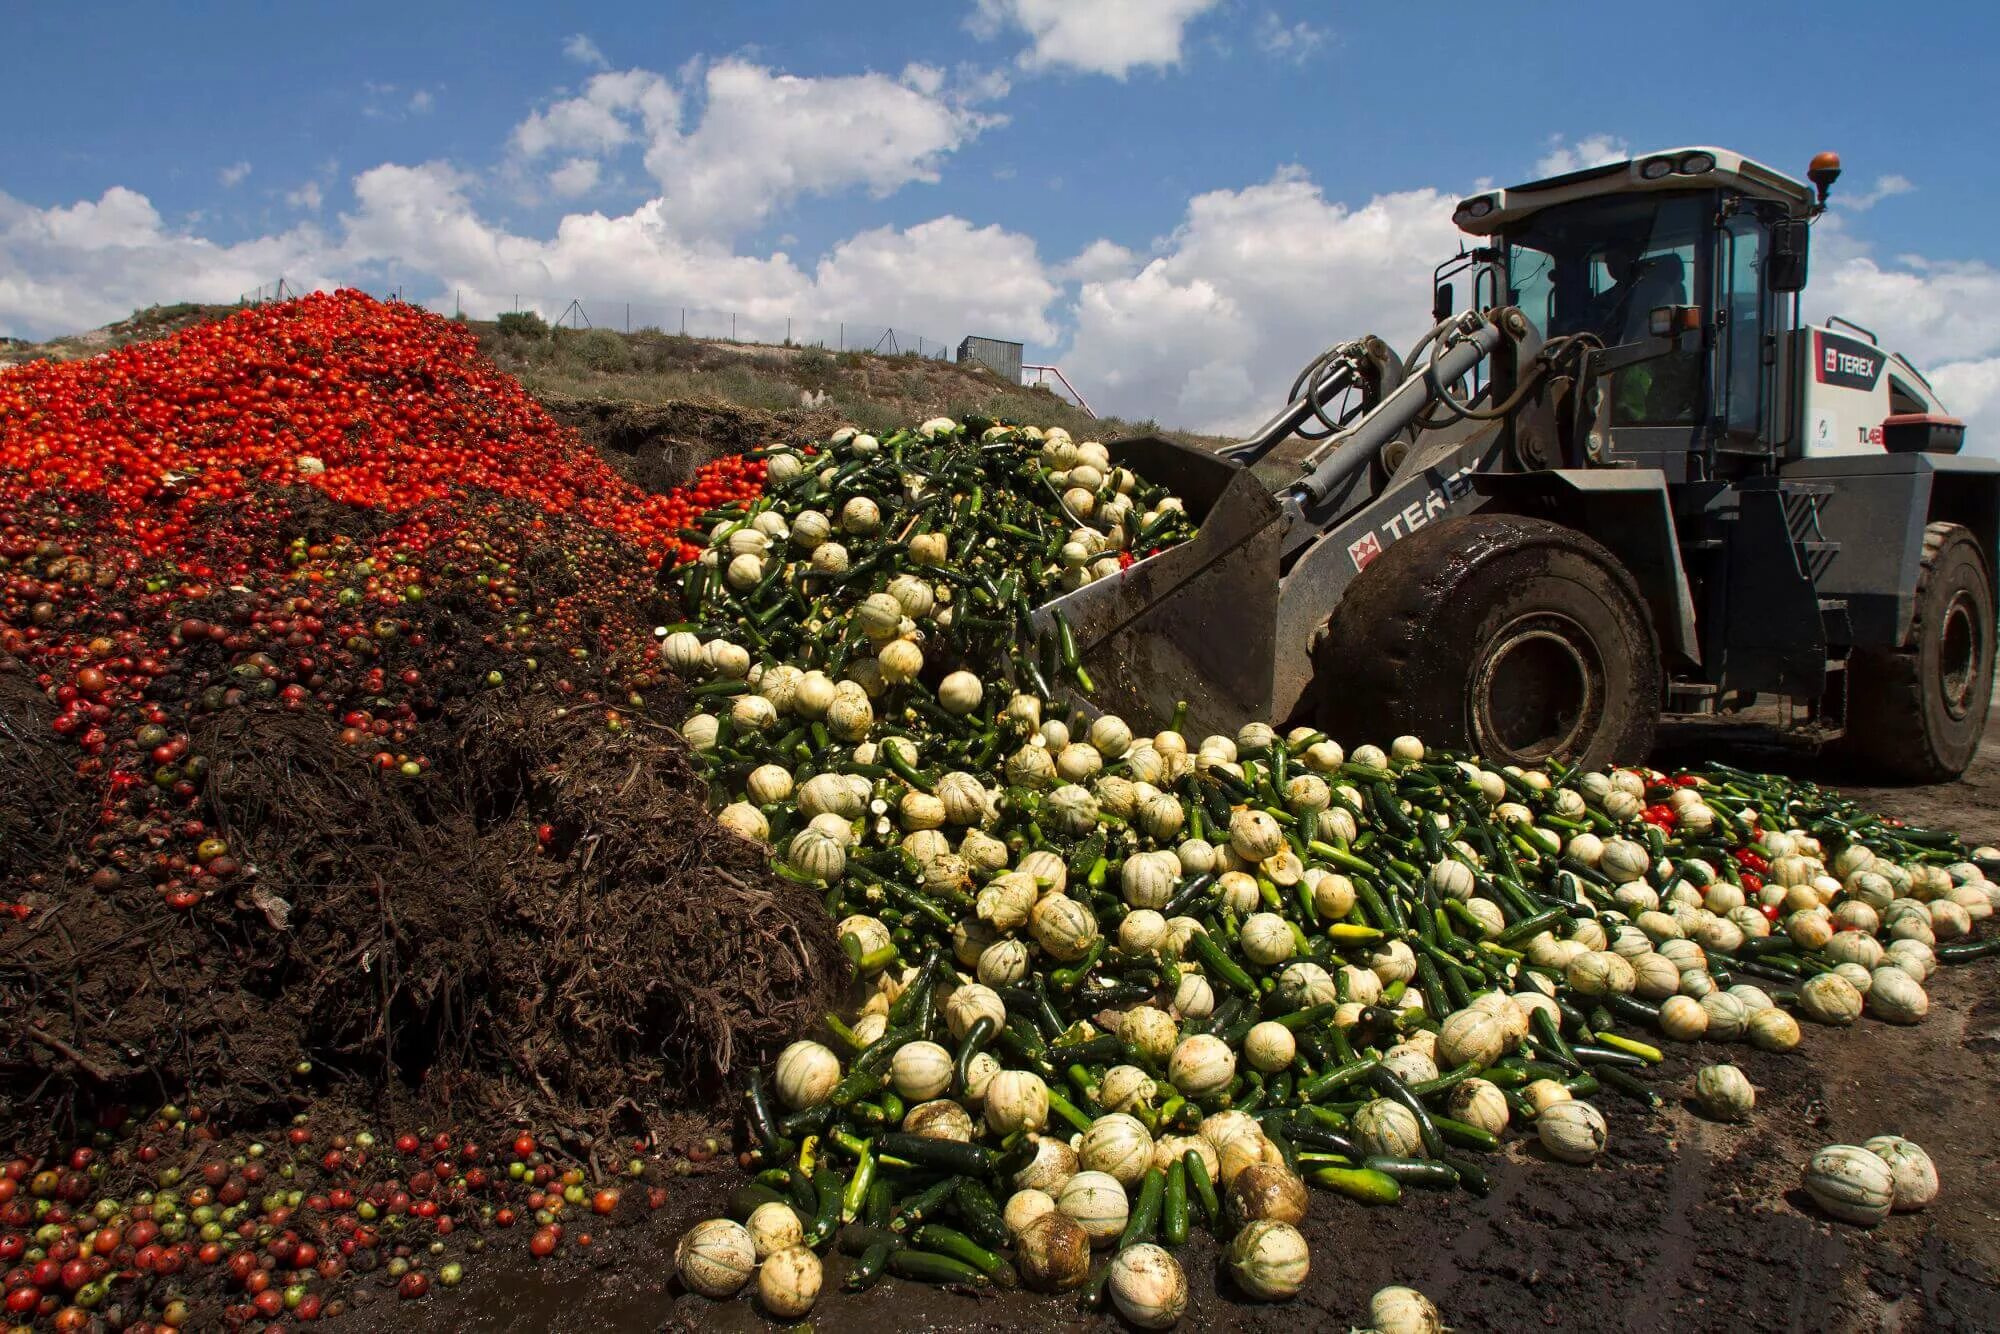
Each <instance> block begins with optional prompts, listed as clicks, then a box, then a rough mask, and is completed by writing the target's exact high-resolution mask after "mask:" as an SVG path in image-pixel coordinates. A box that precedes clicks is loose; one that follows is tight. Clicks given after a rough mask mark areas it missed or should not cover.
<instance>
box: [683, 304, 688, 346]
mask: <svg viewBox="0 0 2000 1334" xmlns="http://www.w3.org/2000/svg"><path fill="white" fill-rule="evenodd" d="M687 336H688V308H687V307H686V306H682V307H681V337H683V338H686V337H687Z"/></svg>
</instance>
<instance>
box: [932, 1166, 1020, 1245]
mask: <svg viewBox="0 0 2000 1334" xmlns="http://www.w3.org/2000/svg"><path fill="white" fill-rule="evenodd" d="M1023 1143H1027V1141H1026V1140H1023ZM1029 1147H1030V1150H1031V1151H1032V1149H1033V1146H1032V1145H1030V1146H1029ZM1009 1175H1011V1174H1009ZM952 1203H953V1204H954V1205H956V1206H957V1210H958V1216H959V1219H960V1220H961V1221H962V1222H963V1223H964V1224H965V1227H966V1231H968V1232H969V1233H971V1234H972V1237H973V1239H974V1240H976V1241H978V1242H979V1244H980V1245H982V1246H986V1247H989V1248H991V1249H993V1250H1000V1249H1003V1248H1004V1247H1006V1246H1007V1245H1009V1244H1010V1243H1011V1241H1012V1240H1013V1239H1012V1238H1011V1237H1010V1236H1009V1235H1008V1232H1007V1221H1006V1218H1005V1217H1004V1216H1003V1215H1002V1214H1001V1212H1000V1206H999V1205H998V1204H996V1203H994V1200H993V1194H992V1192H991V1191H989V1190H987V1189H986V1187H985V1186H984V1185H982V1184H981V1183H979V1182H977V1181H974V1180H973V1179H972V1178H971V1177H961V1178H960V1179H959V1183H958V1189H957V1191H956V1192H954V1194H953V1197H952Z"/></svg>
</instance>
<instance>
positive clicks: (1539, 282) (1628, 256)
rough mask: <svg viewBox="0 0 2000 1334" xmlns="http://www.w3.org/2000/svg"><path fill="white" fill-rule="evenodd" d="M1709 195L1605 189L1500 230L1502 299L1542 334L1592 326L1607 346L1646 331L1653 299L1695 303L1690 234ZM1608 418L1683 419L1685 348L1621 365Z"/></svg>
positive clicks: (1688, 354)
mask: <svg viewBox="0 0 2000 1334" xmlns="http://www.w3.org/2000/svg"><path fill="white" fill-rule="evenodd" d="M1712 212H1713V201H1712V199H1711V197H1710V196H1709V195H1708V194H1706V193H1698V194H1674V195H1638V196H1631V195H1626V196H1612V197H1609V198H1601V199H1583V200H1578V201H1577V202H1576V203H1573V204H1561V205H1557V206H1556V207H1553V208H1550V209H1546V210H1544V211H1543V212H1541V213H1538V214H1536V215H1535V216H1534V217H1532V218H1530V219H1529V220H1528V221H1527V222H1526V223H1525V224H1524V225H1523V226H1522V228H1521V230H1520V231H1518V232H1516V233H1514V235H1513V236H1512V237H1510V238H1509V241H1508V246H1507V274H1508V285H1509V288H1510V289H1511V290H1510V292H1509V297H1510V302H1509V303H1510V304H1512V305H1515V306H1518V307H1519V308H1520V309H1521V312H1522V313H1523V314H1525V315H1526V316H1527V317H1528V318H1529V319H1530V320H1533V321H1534V322H1535V324H1536V325H1537V326H1538V327H1539V328H1540V329H1541V330H1542V331H1543V333H1544V335H1545V336H1547V337H1551V338H1553V337H1557V336H1559V335H1562V334H1580V333H1587V334H1594V335H1596V336H1597V337H1598V338H1599V339H1601V340H1603V342H1604V345H1605V346H1606V347H1616V346H1618V345H1619V344H1621V343H1636V342H1639V341H1641V340H1643V339H1645V338H1646V337H1647V336H1648V322H1649V318H1650V316H1651V314H1652V312H1653V310H1654V309H1655V308H1656V307H1659V306H1685V305H1690V304H1698V303H1699V300H1698V298H1697V297H1696V296H1695V295H1694V292H1695V290H1696V289H1695V283H1696V281H1697V274H1696V272H1695V254H1696V244H1697V242H1698V241H1699V240H1700V239H1701V235H1702V228H1703V226H1704V225H1705V223H1706V221H1707V218H1708V216H1709V214H1710V213H1712ZM1616 381H1617V385H1616V389H1615V390H1614V395H1615V397H1614V400H1613V402H1614V412H1613V416H1614V420H1616V421H1619V422H1621V423H1623V424H1627V425H1641V424H1643V425H1665V424H1670V423H1681V422H1687V421H1692V420H1693V419H1694V417H1695V416H1696V414H1697V412H1698V409H1699V403H1700V361H1699V354H1698V353H1697V352H1696V351H1695V350H1694V349H1692V348H1686V349H1681V350H1679V351H1676V352H1673V353H1670V354H1668V355H1666V356H1664V357H1658V358H1654V359H1653V360H1651V361H1648V362H1642V363H1640V364H1639V365H1637V366H1633V367H1630V368H1628V369H1627V370H1625V371H1623V372H1620V373H1619V374H1618V376H1617V377H1616Z"/></svg>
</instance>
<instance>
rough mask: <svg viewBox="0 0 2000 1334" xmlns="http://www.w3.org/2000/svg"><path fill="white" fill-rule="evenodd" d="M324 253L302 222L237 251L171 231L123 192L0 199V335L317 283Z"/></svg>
mask: <svg viewBox="0 0 2000 1334" xmlns="http://www.w3.org/2000/svg"><path fill="white" fill-rule="evenodd" d="M326 252H327V247H326V243H325V238H324V237H323V236H321V235H320V233H319V232H318V231H317V230H316V229H315V228H313V227H311V226H310V225H304V226H300V227H297V228H294V229H293V230H291V231H287V232H283V233H280V234H277V235H273V236H264V237H257V238H254V239H252V240H248V241H242V242H239V243H237V244H235V245H218V244H216V243H215V242H212V241H208V240H204V239H203V238H201V237H198V236H194V235H191V234H189V233H186V232H180V231H174V230H170V229H169V228H168V227H167V226H166V225H165V224H164V223H163V222H162V221H161V219H160V215H159V213H158V211H157V210H155V209H154V207H153V205H152V202H151V201H150V200H148V199H147V198H146V197H145V196H144V195H142V194H139V193H137V192H135V191H132V190H128V189H125V188H123V187H122V186H114V187H112V188H111V189H109V190H106V191H105V192H104V194H103V195H102V196H101V197H99V198H98V199H95V200H83V201H80V202H78V203H75V204H71V205H67V206H63V207H56V208H46V209H38V208H34V207H31V206H29V205H27V204H23V203H21V202H20V201H18V200H16V199H13V198H11V197H10V196H8V195H6V194H4V193H0V333H8V334H14V335H20V336H27V337H47V336H49V335H52V334H57V333H68V332H73V331H75V330H78V329H88V328H93V327H95V326H97V325H100V324H105V323H108V322H110V321H112V320H115V319H120V318H123V317H124V316H126V315H129V314H130V313H131V312H132V311H133V310H134V309H135V308H137V307H140V306H145V305H151V304H153V303H155V302H171V301H234V300H235V299H236V298H237V297H238V296H240V295H242V294H243V293H244V292H246V291H249V290H251V289H252V288H255V287H257V286H258V285H259V284H262V283H269V282H272V281H274V280H275V279H277V278H278V277H279V276H280V275H283V276H284V277H285V278H286V279H287V280H289V281H290V282H291V283H292V284H293V285H295V286H299V287H302V288H303V287H311V286H314V285H319V284H325V283H327V281H328V279H327V275H328V273H329V272H330V269H329V268H328V267H326V266H324V265H323V264H322V261H323V260H324V259H325V258H326Z"/></svg>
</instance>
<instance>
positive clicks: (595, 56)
mask: <svg viewBox="0 0 2000 1334" xmlns="http://www.w3.org/2000/svg"><path fill="white" fill-rule="evenodd" d="M563 54H564V55H566V56H568V57H569V58H570V59H571V60H574V61H575V62H576V63H577V64H579V65H588V66H590V67H591V68H592V69H610V68H611V62H610V61H608V60H606V59H605V58H604V52H602V51H600V50H598V49H597V43H596V42H593V41H591V40H590V37H589V35H588V34H587V33H581V32H578V33H572V34H570V38H569V40H568V41H566V42H564V43H563Z"/></svg>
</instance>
